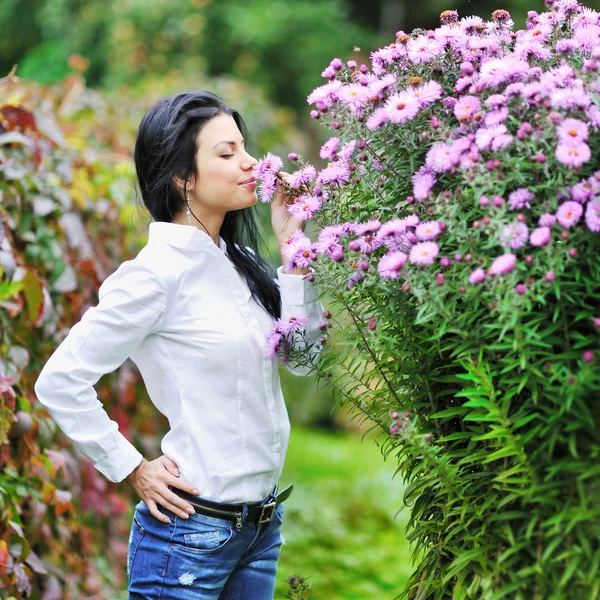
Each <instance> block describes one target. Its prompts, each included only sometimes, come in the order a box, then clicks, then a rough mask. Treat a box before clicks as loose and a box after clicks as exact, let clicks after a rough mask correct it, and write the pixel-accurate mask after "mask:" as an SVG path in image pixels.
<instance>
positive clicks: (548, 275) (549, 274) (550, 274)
mask: <svg viewBox="0 0 600 600" xmlns="http://www.w3.org/2000/svg"><path fill="white" fill-rule="evenodd" d="M554 277H555V275H554V271H548V272H547V273H546V277H545V279H546V281H554Z"/></svg>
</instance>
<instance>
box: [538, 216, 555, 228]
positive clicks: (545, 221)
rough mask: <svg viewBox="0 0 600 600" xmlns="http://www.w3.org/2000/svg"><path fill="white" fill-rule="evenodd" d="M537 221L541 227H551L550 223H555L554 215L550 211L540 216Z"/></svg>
mask: <svg viewBox="0 0 600 600" xmlns="http://www.w3.org/2000/svg"><path fill="white" fill-rule="evenodd" d="M538 223H539V224H540V225H541V226H542V227H552V225H554V223H556V217H555V216H554V215H551V214H550V213H546V214H543V215H542V216H541V217H540V220H539V221H538Z"/></svg>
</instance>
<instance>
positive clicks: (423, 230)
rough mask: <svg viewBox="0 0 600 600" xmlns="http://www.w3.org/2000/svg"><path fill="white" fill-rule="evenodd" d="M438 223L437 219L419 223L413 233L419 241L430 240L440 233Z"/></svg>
mask: <svg viewBox="0 0 600 600" xmlns="http://www.w3.org/2000/svg"><path fill="white" fill-rule="evenodd" d="M441 231H442V230H441V229H440V224H439V223H438V222H437V221H427V222H425V223H421V224H420V225H418V226H417V228H416V229H415V235H416V236H417V239H418V240H419V241H430V240H435V238H436V237H437V236H438V235H440V233H441Z"/></svg>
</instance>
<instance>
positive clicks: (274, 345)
mask: <svg viewBox="0 0 600 600" xmlns="http://www.w3.org/2000/svg"><path fill="white" fill-rule="evenodd" d="M282 337H283V336H282V335H281V334H280V333H279V332H278V331H277V328H276V329H274V330H273V331H272V332H271V333H270V334H269V335H268V336H267V345H266V348H265V355H266V357H267V358H269V359H273V358H275V357H276V356H277V351H278V350H279V345H280V343H281V340H282Z"/></svg>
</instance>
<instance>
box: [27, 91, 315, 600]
mask: <svg viewBox="0 0 600 600" xmlns="http://www.w3.org/2000/svg"><path fill="white" fill-rule="evenodd" d="M244 131H245V127H244V124H243V121H242V119H241V117H240V115H239V114H238V113H237V112H236V111H234V110H232V109H230V108H228V107H227V106H226V105H225V103H224V102H223V100H222V99H221V98H219V97H218V96H215V95H214V94H211V93H208V92H188V93H181V94H176V95H173V96H170V97H168V98H164V99H163V100H160V101H159V102H158V103H156V104H155V105H154V106H153V107H152V108H151V109H150V110H149V112H148V113H147V114H146V115H145V116H144V118H143V119H142V122H141V123H140V126H139V129H138V134H137V139H136V143H135V152H134V154H135V165H136V171H137V176H138V181H139V186H140V190H141V195H142V199H143V201H144V204H145V206H146V208H147V209H148V211H149V212H150V214H151V215H152V217H153V219H154V222H152V223H151V224H150V227H149V240H148V244H147V245H146V246H145V247H144V248H143V249H142V250H141V252H140V253H139V254H138V255H137V256H136V257H135V258H134V259H133V260H130V261H126V262H124V263H123V264H122V265H121V266H120V267H119V268H118V269H117V271H116V272H115V273H113V274H112V275H111V276H110V277H108V278H107V279H106V281H105V282H104V283H103V284H102V286H101V287H100V290H99V303H98V306H96V307H93V308H91V309H89V310H88V311H87V312H86V313H85V314H84V315H83V317H82V319H81V321H80V322H79V323H77V324H76V325H75V326H74V327H73V328H72V329H71V331H70V333H69V335H68V337H67V338H66V339H65V340H64V341H63V343H62V344H61V345H60V346H59V347H58V349H57V350H56V351H55V352H54V354H53V355H52V356H51V358H50V359H49V360H48V362H47V364H46V365H45V367H44V369H43V370H42V373H41V374H40V377H39V379H38V380H37V382H36V385H35V392H36V394H37V397H38V399H39V400H40V402H41V403H42V404H43V405H44V406H45V407H46V408H47V409H48V411H49V413H50V414H51V416H52V417H53V418H54V419H55V420H56V421H57V423H58V425H59V426H60V427H61V429H62V430H63V431H64V433H65V434H66V435H67V436H68V437H69V438H70V439H71V440H72V441H73V443H74V444H75V445H76V446H77V447H78V448H79V450H81V452H82V453H83V454H84V455H85V456H87V457H88V458H89V459H90V460H91V461H92V462H93V463H94V465H95V467H96V468H97V469H98V470H99V471H100V472H101V473H102V474H103V475H104V476H105V477H106V478H107V479H109V480H110V481H113V482H120V481H123V480H125V481H127V482H128V483H129V484H130V485H131V486H132V487H133V488H134V489H135V491H136V492H137V494H138V495H139V497H140V498H141V501H140V502H139V503H138V505H137V506H136V510H135V514H134V517H133V523H132V528H131V536H130V540H129V555H128V561H127V562H128V573H129V593H130V596H129V597H130V599H141V598H144V599H158V598H160V599H161V600H169V599H173V600H175V599H177V600H180V599H182V600H183V599H188V598H189V599H190V600H191V599H194V600H201V599H217V598H219V599H220V600H234V599H235V600H244V599H252V600H267V599H269V598H272V597H273V594H274V586H275V572H276V566H277V560H278V557H279V549H280V546H281V543H282V540H281V535H280V526H281V518H282V513H283V505H282V504H281V502H282V501H283V500H284V499H285V498H286V497H287V495H289V493H290V491H291V490H290V489H287V490H284V491H283V492H280V493H279V494H277V492H276V489H277V482H278V479H279V476H280V474H281V471H282V468H283V462H284V458H285V453H286V449H287V444H288V437H289V420H288V416H287V412H286V408H285V404H284V401H283V396H282V393H281V386H280V383H279V376H278V370H277V362H276V360H271V359H268V358H266V356H265V337H266V335H267V334H268V333H269V331H270V330H271V328H272V326H273V322H274V320H275V319H277V318H279V317H280V316H283V317H288V316H292V315H296V314H298V313H305V314H306V315H307V316H308V317H309V320H308V324H307V326H306V335H307V339H308V341H309V343H312V342H314V345H313V346H312V348H313V351H315V352H317V351H318V350H319V346H318V343H317V341H316V340H318V338H319V329H318V323H319V320H320V318H321V315H322V310H323V307H322V306H321V304H320V302H319V301H318V299H317V290H316V289H315V287H314V286H313V285H312V284H311V283H310V282H308V281H307V280H306V278H305V277H304V275H305V273H306V272H307V271H306V270H301V269H296V270H294V271H293V272H292V273H286V272H284V267H285V268H287V266H288V265H287V264H286V260H287V259H286V257H285V256H282V260H283V262H284V265H283V266H282V267H280V268H279V269H278V271H277V280H274V279H273V278H272V276H271V274H270V269H269V267H268V265H267V264H266V263H265V262H264V261H263V260H262V259H261V258H260V256H259V253H258V248H257V234H256V227H255V224H254V220H253V216H252V214H251V207H252V206H253V205H254V204H255V203H256V201H257V196H256V181H255V180H254V178H253V176H252V168H253V167H254V165H255V164H256V162H257V161H256V160H255V159H254V158H253V157H252V156H251V155H250V154H248V152H247V151H246V149H245V146H244V137H243V135H244ZM271 222H272V226H273V231H274V233H275V236H276V238H277V241H278V243H279V245H280V247H281V245H282V244H283V243H284V242H285V241H286V240H287V238H288V237H289V236H290V235H291V234H292V233H293V232H294V231H296V229H298V228H300V227H301V223H299V222H297V221H296V220H295V219H294V218H293V217H292V216H291V215H290V214H289V212H288V211H287V209H286V203H285V197H284V195H283V193H279V194H278V195H277V197H276V198H275V200H274V202H273V203H272V209H271ZM243 239H244V241H242V240H243ZM245 244H248V245H245ZM127 357H129V358H131V360H133V361H134V362H135V363H136V364H137V366H138V368H139V370H140V373H141V375H142V377H143V379H144V383H145V385H146V388H147V390H148V394H149V396H150V399H151V400H152V402H153V403H154V405H155V406H156V408H157V409H158V410H159V411H160V412H162V413H163V414H164V415H165V416H166V417H167V418H168V420H169V425H170V430H169V432H168V433H167V434H166V435H165V437H164V438H163V440H162V443H161V449H162V452H163V456H160V457H159V458H157V459H156V460H152V461H147V460H146V459H145V458H144V457H143V456H142V455H141V454H140V453H139V452H138V451H137V450H136V448H135V447H134V446H133V445H132V444H131V443H129V442H128V441H127V440H126V439H125V437H123V435H122V434H121V433H119V431H118V427H117V424H116V423H115V422H114V421H111V420H110V418H109V416H108V415H107V413H106V412H105V410H104V408H103V407H102V405H101V403H100V402H99V401H98V398H97V395H96V393H95V391H94V388H93V386H94V384H95V383H96V382H97V381H98V379H99V378H100V377H101V376H102V375H103V374H105V373H108V372H111V371H113V370H114V369H116V368H117V367H118V366H120V365H121V364H122V363H123V361H124V360H125V359H126V358H127ZM288 368H289V369H290V370H291V371H292V372H293V373H296V374H299V375H301V374H305V373H306V370H305V369H302V368H300V367H295V368H294V366H293V365H288Z"/></svg>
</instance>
